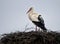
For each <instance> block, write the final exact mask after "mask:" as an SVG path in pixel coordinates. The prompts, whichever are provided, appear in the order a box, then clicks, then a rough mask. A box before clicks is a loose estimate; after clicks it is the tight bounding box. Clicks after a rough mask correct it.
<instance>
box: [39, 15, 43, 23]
mask: <svg viewBox="0 0 60 44" xmlns="http://www.w3.org/2000/svg"><path fill="white" fill-rule="evenodd" d="M38 20H39V21H40V22H41V23H42V24H44V19H43V18H42V17H41V15H39V16H38Z"/></svg>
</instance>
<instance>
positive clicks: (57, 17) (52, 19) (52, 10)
mask: <svg viewBox="0 0 60 44" xmlns="http://www.w3.org/2000/svg"><path fill="white" fill-rule="evenodd" d="M30 7H34V9H35V11H36V12H37V13H39V14H41V15H42V17H43V18H44V21H45V26H46V28H47V29H48V30H52V31H60V0H0V34H2V33H10V32H15V31H24V30H25V27H26V25H28V27H34V26H35V25H34V24H33V23H32V22H31V21H30V20H29V19H28V15H27V14H26V12H27V10H28V9H29V8H30ZM32 30H34V29H32Z"/></svg>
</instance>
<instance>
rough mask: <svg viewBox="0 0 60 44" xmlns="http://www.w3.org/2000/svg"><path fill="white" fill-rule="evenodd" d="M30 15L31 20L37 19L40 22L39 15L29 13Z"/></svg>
mask: <svg viewBox="0 0 60 44" xmlns="http://www.w3.org/2000/svg"><path fill="white" fill-rule="evenodd" d="M28 16H29V19H30V20H31V21H36V22H39V20H38V15H36V14H33V15H31V14H30V15H28Z"/></svg>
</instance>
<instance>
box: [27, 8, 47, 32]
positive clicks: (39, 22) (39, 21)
mask: <svg viewBox="0 0 60 44" xmlns="http://www.w3.org/2000/svg"><path fill="white" fill-rule="evenodd" d="M27 14H28V17H29V19H30V20H31V21H32V22H33V23H34V24H35V25H36V31H37V27H40V28H41V29H43V31H46V30H47V29H46V28H45V24H44V20H43V18H42V17H41V15H39V14H38V13H36V12H35V11H34V8H33V7H31V8H30V9H29V10H28V11H27Z"/></svg>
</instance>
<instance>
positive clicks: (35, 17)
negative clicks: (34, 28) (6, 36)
mask: <svg viewBox="0 0 60 44" xmlns="http://www.w3.org/2000/svg"><path fill="white" fill-rule="evenodd" d="M27 13H28V17H29V19H30V20H31V21H36V22H39V20H38V16H39V14H38V13H36V12H35V11H34V8H32V7H31V8H30V9H29V10H28V12H27Z"/></svg>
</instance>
